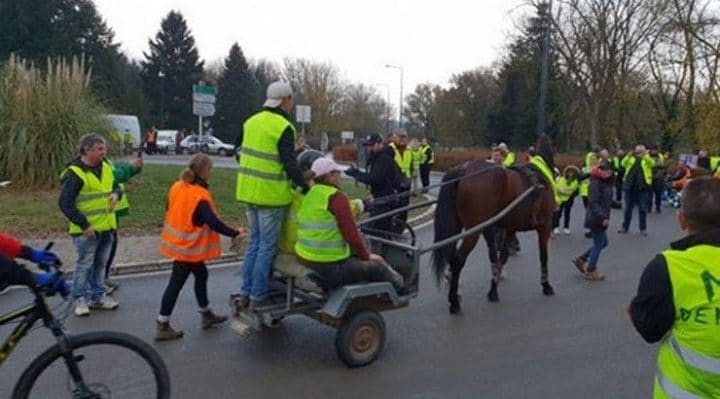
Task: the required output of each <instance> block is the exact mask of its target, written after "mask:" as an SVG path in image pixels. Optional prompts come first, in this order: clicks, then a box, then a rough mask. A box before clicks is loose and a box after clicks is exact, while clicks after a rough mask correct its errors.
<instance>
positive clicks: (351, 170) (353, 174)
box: [345, 166, 360, 177]
mask: <svg viewBox="0 0 720 399" xmlns="http://www.w3.org/2000/svg"><path fill="white" fill-rule="evenodd" d="M359 173H360V169H358V168H356V167H354V166H351V167H350V168H349V169H348V170H346V171H345V174H346V175H348V176H350V177H356V176H357V175H358V174H359Z"/></svg>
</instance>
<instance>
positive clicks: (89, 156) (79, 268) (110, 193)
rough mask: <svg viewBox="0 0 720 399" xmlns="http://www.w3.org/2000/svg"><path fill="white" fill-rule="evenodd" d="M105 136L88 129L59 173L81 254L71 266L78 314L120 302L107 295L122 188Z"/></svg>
mask: <svg viewBox="0 0 720 399" xmlns="http://www.w3.org/2000/svg"><path fill="white" fill-rule="evenodd" d="M105 152H106V146H105V139H103V137H102V136H100V135H98V134H87V135H85V136H83V137H82V138H81V139H80V155H79V156H78V157H77V158H75V159H74V160H73V161H72V162H70V163H69V164H68V165H67V167H66V168H65V170H63V172H62V173H61V175H60V178H61V182H62V183H61V191H60V198H59V200H58V205H59V207H60V210H61V211H62V213H63V215H65V217H66V218H67V219H68V221H69V222H70V227H69V231H70V235H71V236H72V241H73V244H74V245H75V249H76V251H77V255H78V260H77V262H76V263H75V270H74V272H73V288H72V295H73V298H74V299H75V300H76V303H75V315H76V316H88V315H89V314H90V309H91V308H92V309H100V310H114V309H117V307H118V303H117V302H116V301H115V300H113V299H112V298H109V297H107V295H106V292H105V285H104V284H103V277H104V269H105V264H106V263H107V260H108V256H109V254H110V249H111V247H112V240H113V232H114V231H115V229H117V219H116V216H115V206H116V205H117V204H118V201H120V199H121V197H122V190H121V189H120V187H119V185H118V183H117V182H116V181H115V176H114V173H113V167H112V165H111V164H110V163H109V162H108V161H106V160H105Z"/></svg>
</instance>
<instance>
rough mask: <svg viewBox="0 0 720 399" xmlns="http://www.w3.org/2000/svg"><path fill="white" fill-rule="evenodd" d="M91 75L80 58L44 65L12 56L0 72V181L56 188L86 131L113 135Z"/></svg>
mask: <svg viewBox="0 0 720 399" xmlns="http://www.w3.org/2000/svg"><path fill="white" fill-rule="evenodd" d="M90 75H91V72H90V71H89V70H87V69H86V67H85V63H84V60H83V59H82V58H80V59H78V58H73V59H72V60H71V61H67V60H63V59H57V60H51V59H48V61H47V65H46V68H45V69H41V68H38V67H37V66H35V65H32V64H31V63H28V62H25V61H24V60H22V59H20V58H18V57H15V56H11V57H10V59H9V60H8V61H7V62H6V63H5V65H4V66H3V68H2V70H0V180H12V181H13V187H21V188H28V189H31V188H52V187H54V186H56V185H57V184H58V183H59V179H58V175H59V173H60V172H61V171H62V170H63V168H64V167H65V165H66V164H67V163H68V162H69V161H71V160H72V159H73V157H74V156H76V154H77V144H78V140H79V138H80V137H81V136H82V135H84V134H86V133H89V132H97V133H100V134H104V135H107V134H109V132H110V126H109V123H108V121H107V119H106V118H105V117H104V115H105V113H106V112H105V110H104V109H103V107H102V106H101V105H100V104H99V103H98V102H97V101H96V100H95V99H94V98H93V96H92V94H91V92H90V87H89V84H90Z"/></svg>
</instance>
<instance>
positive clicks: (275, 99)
mask: <svg viewBox="0 0 720 399" xmlns="http://www.w3.org/2000/svg"><path fill="white" fill-rule="evenodd" d="M292 95H293V91H292V87H290V85H289V84H288V83H287V82H283V81H282V80H278V81H277V82H272V83H270V86H268V88H267V93H266V94H265V98H266V100H265V104H263V106H264V107H267V108H277V107H279V106H280V104H281V103H282V99H283V98H285V97H288V96H292Z"/></svg>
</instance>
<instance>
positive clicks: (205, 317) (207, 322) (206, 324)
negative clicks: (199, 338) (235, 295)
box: [200, 309, 227, 330]
mask: <svg viewBox="0 0 720 399" xmlns="http://www.w3.org/2000/svg"><path fill="white" fill-rule="evenodd" d="M200 315H202V328H203V330H207V329H208V328H210V327H212V326H214V325H215V324H220V323H222V322H224V321H225V320H227V316H218V315H216V314H215V313H213V312H212V310H210V309H208V310H206V311H202V310H201V311H200Z"/></svg>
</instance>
